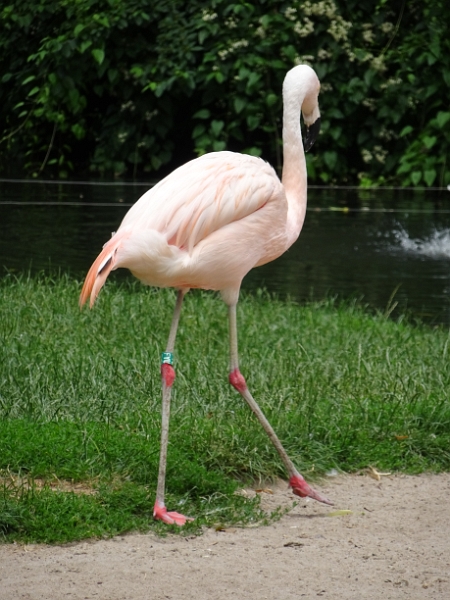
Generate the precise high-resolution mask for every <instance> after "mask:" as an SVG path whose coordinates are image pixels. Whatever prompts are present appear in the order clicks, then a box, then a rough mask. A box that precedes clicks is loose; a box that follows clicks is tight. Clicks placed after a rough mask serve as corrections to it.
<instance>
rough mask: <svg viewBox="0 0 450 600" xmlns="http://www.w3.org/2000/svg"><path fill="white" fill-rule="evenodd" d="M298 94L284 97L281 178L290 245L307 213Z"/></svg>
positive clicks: (304, 164)
mask: <svg viewBox="0 0 450 600" xmlns="http://www.w3.org/2000/svg"><path fill="white" fill-rule="evenodd" d="M300 106H301V102H300V105H299V101H298V98H295V99H293V98H289V96H288V97H287V98H286V97H285V99H284V108H283V173H282V177H281V181H282V183H283V186H284V190H285V193H286V198H287V202H288V215H287V234H288V235H287V238H288V240H287V241H288V244H287V247H289V246H291V245H292V244H293V243H294V242H295V240H296V239H297V238H298V236H299V235H300V231H301V229H302V226H303V222H304V220H305V215H306V189H307V175H306V159H305V152H304V149H303V142H302V134H301V129H300Z"/></svg>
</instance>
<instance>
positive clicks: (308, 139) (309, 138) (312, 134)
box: [303, 117, 320, 152]
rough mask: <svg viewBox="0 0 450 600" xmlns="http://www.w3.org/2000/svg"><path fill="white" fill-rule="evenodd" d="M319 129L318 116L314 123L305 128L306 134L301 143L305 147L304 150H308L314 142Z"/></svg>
mask: <svg viewBox="0 0 450 600" xmlns="http://www.w3.org/2000/svg"><path fill="white" fill-rule="evenodd" d="M319 131H320V117H319V118H318V119H317V120H316V121H314V123H313V124H312V125H310V126H309V127H307V128H306V135H305V140H304V142H303V145H304V147H305V152H308V150H310V149H311V148H312V146H313V144H314V142H315V141H316V139H317V136H318V135H319Z"/></svg>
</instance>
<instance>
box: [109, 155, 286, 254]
mask: <svg viewBox="0 0 450 600" xmlns="http://www.w3.org/2000/svg"><path fill="white" fill-rule="evenodd" d="M280 190H282V186H281V182H280V180H279V179H278V177H277V175H276V173H275V171H274V170H273V168H272V167H271V166H270V165H269V164H267V163H266V162H265V161H263V160H262V159H260V158H256V157H254V156H249V155H242V154H237V153H234V152H213V153H210V154H205V155H204V156H202V157H200V158H197V159H195V160H193V161H190V162H188V163H186V164H185V165H183V166H182V167H179V168H178V169H176V170H175V171H173V172H172V173H171V174H170V175H168V176H167V177H166V178H164V179H163V180H162V181H160V182H159V183H158V184H157V185H156V186H155V187H153V188H151V189H150V190H149V191H148V192H146V193H145V194H144V195H143V196H141V198H140V199H139V200H138V201H137V202H136V204H134V205H133V206H132V208H131V209H130V210H129V211H128V213H127V214H126V215H125V217H124V219H123V221H122V223H121V226H120V229H119V232H120V231H121V230H128V229H131V230H134V229H135V228H136V229H138V230H145V229H153V230H156V231H159V232H160V233H162V234H164V235H165V237H166V239H167V242H168V243H169V244H170V245H175V246H177V247H179V248H181V249H183V250H186V251H188V252H189V254H191V253H192V251H193V248H194V247H195V246H196V245H197V244H198V243H199V242H200V241H201V240H203V239H205V238H206V237H207V236H208V235H210V234H211V233H213V232H214V231H217V230H218V229H221V228H222V227H224V226H226V225H228V224H229V223H232V222H234V221H238V220H240V219H243V218H245V217H247V216H249V215H251V214H252V213H254V212H256V211H257V210H259V209H260V208H262V207H263V206H264V205H265V204H267V203H268V202H270V201H271V200H273V199H275V198H279V193H280ZM119 232H118V233H119Z"/></svg>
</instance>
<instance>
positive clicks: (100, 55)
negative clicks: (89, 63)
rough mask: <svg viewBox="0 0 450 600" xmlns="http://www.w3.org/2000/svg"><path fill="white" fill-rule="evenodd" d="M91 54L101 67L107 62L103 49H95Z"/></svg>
mask: <svg viewBox="0 0 450 600" xmlns="http://www.w3.org/2000/svg"><path fill="white" fill-rule="evenodd" d="M91 54H92V56H93V57H94V59H95V60H96V62H97V63H98V64H99V65H101V64H102V62H103V61H104V60H105V51H104V50H102V49H101V48H94V49H93V50H91Z"/></svg>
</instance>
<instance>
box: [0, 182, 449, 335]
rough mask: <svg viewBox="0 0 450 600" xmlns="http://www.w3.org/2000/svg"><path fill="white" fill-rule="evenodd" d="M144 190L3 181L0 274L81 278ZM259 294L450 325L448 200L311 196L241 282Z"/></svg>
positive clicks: (430, 194)
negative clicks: (289, 240)
mask: <svg viewBox="0 0 450 600" xmlns="http://www.w3.org/2000/svg"><path fill="white" fill-rule="evenodd" d="M150 185H151V184H124V183H111V184H106V183H60V182H59V183H53V182H15V181H0V264H1V265H2V271H1V272H2V274H3V275H4V274H6V273H7V272H13V273H21V272H31V273H36V272H38V271H52V272H54V271H55V270H59V271H64V272H70V273H71V274H73V275H75V276H77V277H80V278H81V277H83V275H84V274H85V273H86V271H87V269H88V268H89V266H90V264H91V263H92V261H93V259H94V258H95V257H96V256H97V254H98V252H99V251H100V249H101V247H102V245H103V243H104V242H105V241H107V240H108V239H109V237H110V235H111V232H112V231H115V230H116V229H117V227H118V225H119V224H120V221H121V219H122V218H123V216H124V214H125V213H126V211H127V210H128V208H129V207H130V206H131V204H133V203H134V202H135V201H136V200H137V199H138V198H139V196H141V195H142V194H143V193H144V191H146V190H147V189H148V188H149V187H150ZM114 276H116V277H117V275H114ZM259 287H264V288H266V289H268V290H269V291H271V292H276V293H277V294H278V295H279V296H280V297H286V296H291V297H293V298H295V299H297V300H299V301H305V300H309V299H315V300H317V299H322V298H325V297H330V296H337V297H338V298H345V299H347V298H357V299H358V300H360V301H361V302H363V303H364V304H367V305H369V306H370V307H371V308H375V309H380V310H383V311H384V310H387V311H390V310H392V311H393V314H394V315H396V314H400V313H401V312H404V311H407V312H409V313H411V314H413V315H415V316H417V317H420V318H421V319H422V320H424V321H426V322H428V323H431V324H434V323H444V324H446V325H449V324H450V193H449V192H448V191H446V190H440V191H439V190H429V191H426V192H425V191H412V190H387V189H385V190H375V191H374V190H359V189H342V188H324V189H317V188H310V190H309V196H308V211H307V216H306V221H305V224H304V227H303V230H302V232H301V234H300V237H299V239H298V241H297V242H296V244H294V246H293V247H292V248H291V249H290V250H289V251H288V252H287V253H286V254H285V255H284V256H282V257H281V258H279V259H278V260H276V261H274V262H273V263H270V264H269V265H266V266H264V267H260V268H258V269H254V270H253V271H251V272H250V273H249V274H248V275H247V277H246V278H245V280H244V284H243V289H246V290H255V289H257V288H259Z"/></svg>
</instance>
